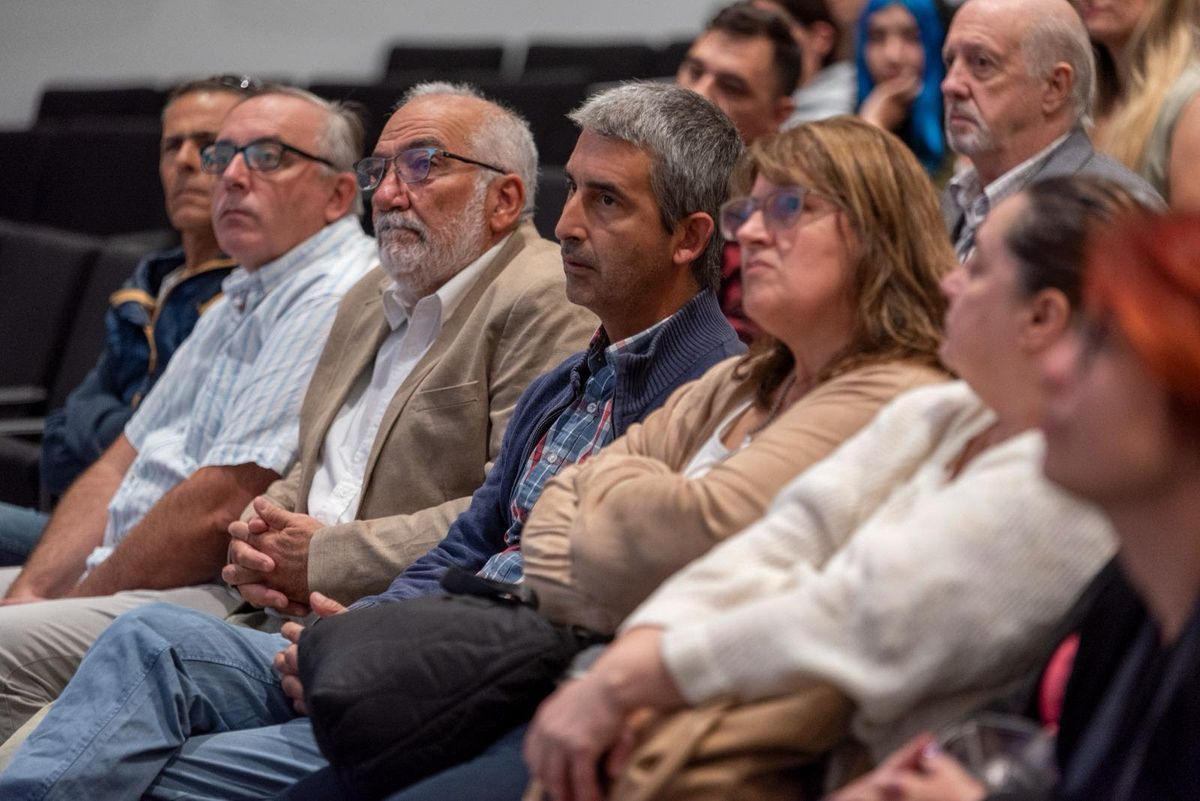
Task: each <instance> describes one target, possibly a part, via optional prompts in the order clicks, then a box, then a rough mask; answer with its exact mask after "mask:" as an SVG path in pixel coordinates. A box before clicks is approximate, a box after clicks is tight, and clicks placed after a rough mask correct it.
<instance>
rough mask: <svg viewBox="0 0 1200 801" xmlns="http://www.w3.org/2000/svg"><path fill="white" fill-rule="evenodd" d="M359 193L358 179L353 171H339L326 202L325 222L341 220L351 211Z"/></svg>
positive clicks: (334, 177)
mask: <svg viewBox="0 0 1200 801" xmlns="http://www.w3.org/2000/svg"><path fill="white" fill-rule="evenodd" d="M357 195H358V180H357V179H355V177H354V174H353V173H348V172H339V173H337V174H336V175H334V176H333V187H332V189H331V190H330V192H329V200H328V201H326V203H325V222H326V223H331V222H333V221H334V220H340V219H342V218H343V217H345V216H346V214H348V213H349V211H350V207H351V206H353V205H354V198H355V197H356V196H357Z"/></svg>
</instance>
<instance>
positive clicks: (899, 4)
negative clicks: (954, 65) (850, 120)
mask: <svg viewBox="0 0 1200 801" xmlns="http://www.w3.org/2000/svg"><path fill="white" fill-rule="evenodd" d="M944 38H945V30H944V28H943V27H942V21H941V18H940V17H939V16H938V11H937V8H936V7H935V6H934V0H869V2H868V3H867V4H866V6H865V7H864V8H863V12H862V14H861V15H860V16H859V18H858V30H857V32H856V36H855V48H854V49H855V62H856V64H857V67H858V114H859V116H860V117H862V118H863V119H865V120H866V121H868V122H870V123H872V124H873V125H877V126H879V127H880V128H883V129H885V130H888V131H891V132H892V133H895V134H896V135H897V136H899V137H900V138H901V139H902V140H903V141H904V143H905V144H907V145H908V146H909V147H910V148H911V149H912V151H913V152H914V153H915V154H916V155H917V158H918V159H919V160H920V162H921V164H923V165H924V166H925V170H926V171H927V172H929V173H930V174H934V173H938V172H941V168H942V166H943V163H944V161H945V155H946V141H945V138H944V137H943V134H942V90H941V84H942V78H943V77H944V76H945V70H944V69H943V67H942V41H943V39H944Z"/></svg>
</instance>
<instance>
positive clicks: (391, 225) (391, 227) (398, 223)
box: [375, 211, 429, 242]
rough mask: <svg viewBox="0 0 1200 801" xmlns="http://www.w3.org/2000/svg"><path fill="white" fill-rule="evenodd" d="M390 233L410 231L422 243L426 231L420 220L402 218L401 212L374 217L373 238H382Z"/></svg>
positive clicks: (402, 213) (388, 212)
mask: <svg viewBox="0 0 1200 801" xmlns="http://www.w3.org/2000/svg"><path fill="white" fill-rule="evenodd" d="M392 231H412V232H413V233H415V234H416V235H417V237H418V238H419V239H420V240H421V241H422V242H424V241H425V238H426V237H427V236H428V233H429V232H428V230H427V229H426V228H425V225H424V224H423V223H421V221H420V220H416V219H412V218H409V217H405V216H404V212H401V211H387V212H384V213H383V214H379V215H376V217H375V236H377V237H379V236H383V235H386V234H388V233H391V232H392Z"/></svg>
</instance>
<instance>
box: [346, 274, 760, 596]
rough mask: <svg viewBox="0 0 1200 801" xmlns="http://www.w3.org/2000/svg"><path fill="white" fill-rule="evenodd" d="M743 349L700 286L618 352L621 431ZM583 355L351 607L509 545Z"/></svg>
mask: <svg viewBox="0 0 1200 801" xmlns="http://www.w3.org/2000/svg"><path fill="white" fill-rule="evenodd" d="M745 349H746V346H745V345H743V344H742V343H741V342H740V341H739V340H738V338H737V334H736V333H734V330H733V329H732V328H731V327H730V325H729V323H728V322H726V320H725V317H724V316H723V315H722V314H721V307H720V305H718V303H717V298H716V296H715V295H714V294H713V293H712V292H710V291H708V290H705V291H703V292H701V293H699V294H698V295H697V296H696V297H695V298H693V299H692V300H691V301H689V302H688V303H687V304H686V305H685V306H684V307H683V308H682V309H680V310H679V311H678V312H676V313H675V315H673V316H672V317H671V318H670V319H668V320H667V321H666V322H665V323H664V324H663V325H662V326H660V327H659V329H658V330H657V331H656V332H655V334H654V337H653V339H652V340H651V343H650V346H649V347H648V348H647V349H646V350H645V352H642V353H623V354H621V355H619V356H618V357H617V383H616V388H615V390H614V393H613V431H614V434H615V436H618V437H619V436H621V434H623V433H625V429H626V428H628V427H629V426H630V425H632V424H634V423H636V422H639V421H640V420H642V418H644V417H645V416H646V415H648V414H649V413H650V412H652V411H654V410H655V409H657V408H658V407H659V406H661V405H662V404H663V402H664V401H666V399H667V398H668V397H669V396H670V394H671V393H672V392H674V391H675V390H676V389H677V388H679V387H680V386H682V385H683V384H685V383H687V382H688V381H691V380H693V379H695V378H699V377H700V376H701V375H703V374H704V373H705V371H707V370H708V368H710V367H712V366H713V365H714V364H716V363H717V362H720V361H722V360H724V359H727V358H729V357H730V356H736V355H737V354H739V353H742V352H743V351H744V350H745ZM585 358H586V355H585V354H584V353H578V354H575V355H574V356H571V357H570V358H568V359H567V360H566V361H565V362H563V363H562V364H560V365H559V366H558V367H555V368H554V369H553V370H551V371H550V372H548V373H544V374H543V375H541V376H540V377H538V378H537V379H536V380H535V381H534V382H533V383H532V384H530V385H529V388H528V389H526V390H525V392H524V393H522V395H521V398H520V400H518V401H517V406H516V409H514V410H513V415H512V418H511V419H510V420H509V423H508V428H507V429H505V431H504V441H503V443H501V445H500V453H499V454H498V455H497V456H496V462H495V464H494V465H492V469H491V471H490V472H489V473H488V476H487V479H486V480H485V481H484V483H483V486H482V487H480V488H479V489H477V490H475V493H474V495H472V496H471V504H470V506H468V507H467V509H466V511H464V512H463V513H462V514H460V515H459V516H458V517H457V518H456V519H455V521H454V522H453V523H451V524H450V529H449V531H448V532H447V533H446V537H445V539H443V540H442V541H441V543H440V544H439V545H438V546H437V547H436V548H434V549H433V550H432V551H430V552H429V553H427V554H425V555H424V556H422V557H421V558H420V559H418V560H417V561H416V562H414V563H413V564H411V565H410V566H409V567H408V568H407V569H406V570H405V571H404V572H402V573H401V574H400V575H399V576H397V577H396V578H395V580H393V581H392V584H391V586H390V587H389V588H388V589H387V590H386V591H385V592H383V593H382V594H380V595H373V596H368V597H366V598H361V599H359V600H358V601H356V602H355V603H354V604H353V607H352V608H360V607H367V606H375V605H377V604H379V603H384V602H388V601H399V600H402V599H404V598H414V597H418V596H421V595H428V594H431V593H435V592H438V591H439V590H440V583H439V582H440V580H441V577H442V574H443V573H445V572H446V569H447V568H448V567H450V566H451V565H454V566H457V567H460V568H463V569H464V570H470V571H477V570H479V569H480V568H481V567H483V565H484V563H485V562H486V561H487V560H488V559H489V558H490V557H491V556H492V555H493V554H496V553H499V552H500V551H502V550H504V548H505V547H506V543H505V542H504V533H505V532H506V531H508V528H509V526H510V525H511V524H512V519H511V508H512V506H511V503H510V499H511V497H512V492H513V488H514V487H515V486H516V483H517V481H518V480H519V479H520V477H521V471H522V468H523V466H524V464H525V461H526V459H527V458H528V457H529V452H530V450H532V449H533V447H534V446H535V445H536V444H537V442H538V441H539V440H540V439H541V438H542V435H543V434H545V433H546V430H547V429H548V428H549V427H550V424H551V423H553V422H554V419H555V418H556V417H557V416H558V415H559V414H561V413H562V411H563V410H564V409H566V408H567V407H568V406H569V405H570V404H571V403H572V401H574V400H575V398H577V397H578V395H579V393H580V392H581V391H582V389H583V379H582V376H581V370H582V369H583V368H584V360H585Z"/></svg>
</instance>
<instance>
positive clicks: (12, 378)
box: [0, 221, 101, 389]
mask: <svg viewBox="0 0 1200 801" xmlns="http://www.w3.org/2000/svg"><path fill="white" fill-rule="evenodd" d="M100 247H101V242H100V241H99V240H97V239H95V238H93V237H90V236H84V235H80V234H75V233H71V232H69V231H56V230H51V229H47V228H44V227H41V226H36V225H29V224H22V223H12V222H3V221H0V286H2V287H4V292H3V294H2V295H0V342H3V343H5V345H4V347H3V348H2V349H0V353H3V356H0V387H15V386H26V387H39V388H42V389H46V388H48V387H49V386H50V383H51V380H52V378H53V376H54V374H55V372H56V371H57V369H58V365H59V362H60V361H61V358H62V352H63V346H64V345H65V343H66V341H67V336H68V332H69V330H70V322H71V318H72V316H73V315H74V314H75V310H76V308H77V307H78V303H79V295H80V289H81V287H82V286H83V285H84V282H85V281H86V280H87V278H88V275H89V273H90V271H91V269H92V265H93V263H94V262H95V260H96V255H97V253H99V251H100Z"/></svg>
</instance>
